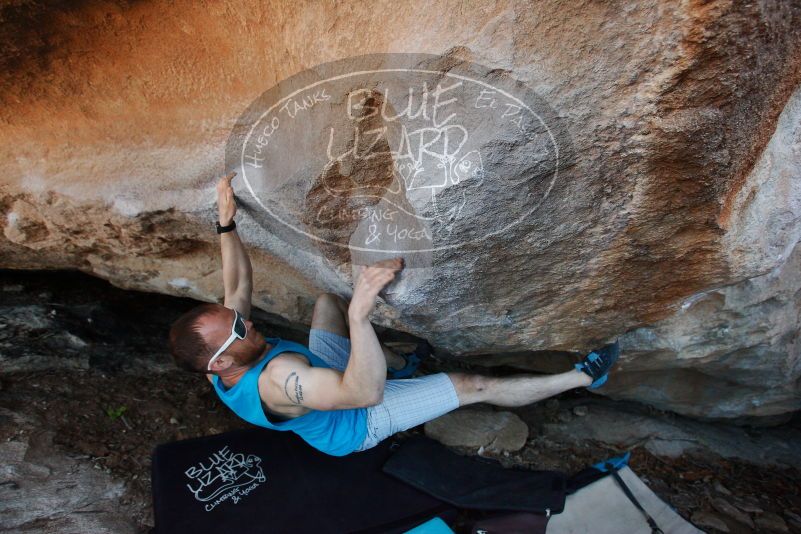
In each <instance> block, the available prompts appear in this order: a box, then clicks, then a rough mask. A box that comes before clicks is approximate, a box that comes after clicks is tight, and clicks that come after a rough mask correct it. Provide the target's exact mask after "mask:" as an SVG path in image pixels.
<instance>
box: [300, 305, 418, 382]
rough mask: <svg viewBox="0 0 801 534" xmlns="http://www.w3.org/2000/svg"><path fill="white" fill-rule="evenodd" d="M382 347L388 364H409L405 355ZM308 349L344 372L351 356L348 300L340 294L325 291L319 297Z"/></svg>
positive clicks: (396, 366)
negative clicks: (404, 357)
mask: <svg viewBox="0 0 801 534" xmlns="http://www.w3.org/2000/svg"><path fill="white" fill-rule="evenodd" d="M381 349H382V350H383V351H384V358H385V359H386V361H387V367H394V368H396V369H400V368H402V367H403V366H404V365H406V360H404V359H403V357H402V356H400V355H399V354H396V353H395V352H393V351H392V350H391V349H390V348H389V347H386V346H385V345H384V344H383V343H382V344H381ZM309 350H311V351H312V352H313V353H315V354H316V355H318V356H319V357H320V358H322V359H323V360H325V362H326V363H327V364H328V365H330V366H331V367H333V368H334V369H338V370H340V371H343V372H344V371H345V367H346V366H347V365H348V358H349V357H350V328H349V325H348V302H347V301H346V300H345V299H343V298H342V297H340V296H339V295H335V294H333V293H323V294H322V295H320V296H319V297H317V301H316V302H315V303H314V311H313V312H312V324H311V330H310V331H309Z"/></svg>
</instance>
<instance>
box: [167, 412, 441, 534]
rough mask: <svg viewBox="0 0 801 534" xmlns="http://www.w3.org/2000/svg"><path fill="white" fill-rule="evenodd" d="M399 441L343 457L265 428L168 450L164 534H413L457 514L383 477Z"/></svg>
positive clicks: (181, 443)
mask: <svg viewBox="0 0 801 534" xmlns="http://www.w3.org/2000/svg"><path fill="white" fill-rule="evenodd" d="M393 445H395V446H396V445H397V444H396V443H395V442H394V441H393V440H392V439H388V440H385V441H383V442H382V443H380V444H379V445H378V446H376V447H374V448H372V449H369V450H367V451H363V452H357V453H353V454H350V455H348V456H343V457H335V456H329V455H327V454H324V453H322V452H320V451H318V450H316V449H314V448H313V447H311V446H309V445H308V444H307V443H306V442H304V441H303V440H302V439H301V438H300V437H299V436H297V435H295V434H293V433H292V432H278V431H272V430H266V429H260V428H252V429H246V430H238V431H234V432H228V433H225V434H219V435H216V436H207V437H203V438H196V439H190V440H185V441H178V442H174V443H167V444H164V445H159V446H158V447H156V449H155V451H154V452H153V467H152V477H153V501H154V513H155V522H156V528H155V533H164V534H168V533H169V534H181V533H184V532H187V533H189V532H191V533H195V534H202V533H206V532H208V533H214V534H220V533H222V532H242V533H245V532H247V533H249V534H250V533H254V534H256V533H261V532H265V533H266V532H270V533H281V532H293V533H304V532H314V533H319V534H325V533H337V534H339V533H342V532H363V533H365V534H366V533H372V532H376V533H377V532H381V533H385V532H386V533H392V532H404V531H405V530H408V529H409V528H411V527H413V526H414V525H417V524H419V523H421V522H423V521H425V520H426V519H429V518H431V517H433V516H434V515H440V516H443V515H444V516H446V517H452V516H453V515H454V510H453V509H452V508H451V507H450V506H448V505H447V504H444V503H443V502H441V501H439V500H437V499H436V498H434V497H431V496H429V495H427V494H426V493H423V492H421V491H418V490H416V489H415V488H413V487H411V486H409V485H407V484H404V483H402V482H400V481H398V480H396V479H394V478H393V477H391V476H388V475H386V474H385V473H383V472H382V470H381V467H382V465H383V464H384V463H385V462H386V460H387V458H388V457H389V456H390V455H391V454H392V452H391V450H390V449H391V447H392V446H393Z"/></svg>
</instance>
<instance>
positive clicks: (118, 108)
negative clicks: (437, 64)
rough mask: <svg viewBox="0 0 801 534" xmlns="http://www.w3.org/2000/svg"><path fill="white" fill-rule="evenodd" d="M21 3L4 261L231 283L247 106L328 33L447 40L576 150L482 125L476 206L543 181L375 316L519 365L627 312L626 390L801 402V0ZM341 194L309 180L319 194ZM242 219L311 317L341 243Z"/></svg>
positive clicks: (648, 395)
mask: <svg viewBox="0 0 801 534" xmlns="http://www.w3.org/2000/svg"><path fill="white" fill-rule="evenodd" d="M379 14H391V16H386V17H380V16H379ZM0 25H2V29H3V31H2V32H0V50H2V54H1V55H0V65H1V66H2V69H0V80H2V81H0V102H1V105H0V119H1V120H0V141H2V144H1V145H0V146H2V148H0V151H1V152H0V154H1V155H2V156H1V157H0V171H2V176H3V179H2V183H1V184H0V212H1V213H2V215H3V217H2V224H3V237H2V238H0V254H1V256H0V266H2V267H8V268H77V269H80V270H83V271H86V272H90V273H93V274H95V275H97V276H100V277H103V278H106V279H108V280H110V281H112V282H113V283H114V284H116V285H119V286H121V287H128V288H137V289H144V290H148V291H157V292H165V293H171V294H178V295H186V296H191V297H195V298H198V299H202V300H219V299H220V297H221V294H222V287H221V281H222V277H221V272H220V265H221V264H220V255H219V244H218V242H217V237H216V235H215V234H214V233H213V231H212V225H211V221H213V219H214V214H215V211H214V210H215V206H214V201H215V197H214V190H213V187H214V181H215V177H217V176H218V175H220V174H222V173H223V171H224V166H225V165H224V161H225V148H226V144H227V142H228V141H229V135H230V134H231V132H232V131H236V126H237V120H238V118H239V117H240V116H241V114H242V113H243V111H244V110H246V109H248V106H250V105H251V103H252V102H254V100H255V99H257V98H258V97H259V96H260V95H261V94H262V93H263V92H264V91H266V90H267V89H269V88H270V87H272V86H274V85H276V84H277V83H278V82H280V81H282V80H285V79H287V78H289V77H291V76H293V75H296V74H298V73H303V72H312V73H313V72H315V71H314V70H309V69H313V68H314V67H315V66H317V65H319V64H322V63H326V62H330V61H332V60H339V59H341V58H349V57H353V56H357V55H362V54H376V53H385V52H415V53H426V54H435V55H440V56H443V58H444V59H443V65H446V64H447V65H449V66H452V65H457V64H458V63H459V62H473V63H476V64H480V65H483V66H485V67H487V70H486V71H484V73H483V75H482V76H484V78H483V79H482V80H483V81H484V82H489V81H492V82H493V83H495V82H497V81H498V80H501V79H504V80H505V79H513V80H519V81H520V82H522V83H524V84H525V85H526V86H528V88H530V90H532V91H533V92H534V93H536V95H537V96H538V98H539V99H540V100H541V101H542V102H543V103H545V104H546V105H547V108H548V109H549V110H552V111H553V113H554V115H553V116H550V117H548V118H547V120H548V121H551V122H550V124H551V126H553V128H554V129H555V130H558V131H560V132H561V133H562V135H563V136H564V137H563V138H560V140H562V141H565V143H566V144H565V145H563V146H562V148H564V149H565V150H564V151H563V153H562V155H563V156H564V155H567V156H569V157H566V158H562V159H560V160H559V161H558V164H557V167H558V179H553V180H552V181H551V182H546V181H544V180H543V178H542V175H541V174H538V172H537V171H536V168H534V167H533V166H532V167H526V166H525V165H528V164H529V163H530V162H529V163H526V162H524V160H523V159H521V158H522V156H521V154H525V153H526V152H525V150H522V151H521V150H517V149H519V148H520V146H523V145H515V146H516V147H517V148H515V149H514V150H513V149H512V148H509V146H510V145H509V144H508V143H507V140H505V139H503V138H502V137H501V136H499V135H496V134H492V135H490V134H486V135H484V137H483V138H482V137H474V139H480V141H481V146H480V147H479V148H480V149H481V155H482V160H481V162H482V164H483V169H484V171H486V175H485V176H484V180H483V182H481V183H480V189H476V191H478V190H480V191H482V192H483V194H484V196H483V197H481V198H482V201H481V202H480V203H472V204H469V203H468V204H465V207H464V210H462V211H459V213H460V217H461V220H463V221H469V224H470V225H471V226H472V227H474V228H475V229H477V230H484V229H487V228H492V227H496V226H498V223H499V221H500V220H501V219H503V217H504V216H506V211H505V210H506V208H508V206H510V205H512V204H514V203H515V202H517V201H519V200H520V199H525V198H527V195H529V194H531V193H532V192H534V193H535V196H536V195H540V196H539V197H538V198H541V199H542V201H541V202H540V203H539V204H538V205H537V206H536V209H534V210H533V211H531V213H530V214H528V215H527V216H526V217H525V218H523V219H522V220H521V222H519V224H516V225H514V226H513V227H510V228H508V229H507V230H505V231H502V232H496V233H494V234H491V235H490V234H487V236H486V237H485V238H484V239H482V240H480V241H479V242H472V243H467V242H466V244H465V245H464V246H461V247H459V248H458V249H443V250H435V251H433V252H432V253H431V254H430V256H429V257H428V258H427V259H426V263H425V264H424V265H421V266H418V267H417V268H415V269H409V270H407V271H406V272H405V273H404V274H403V276H402V277H401V279H400V280H399V281H398V282H396V283H395V285H394V286H392V287H390V288H389V290H388V292H387V299H386V302H385V303H382V304H380V305H379V307H378V309H377V311H376V314H375V316H374V322H375V323H377V324H381V325H383V326H386V327H390V328H395V329H399V330H405V331H409V332H413V333H415V334H417V335H420V336H423V337H426V338H427V339H429V340H430V341H431V342H432V344H433V345H434V346H435V347H436V348H437V349H439V350H441V351H442V352H443V353H445V352H447V353H451V354H453V355H455V356H469V355H480V354H487V353H513V352H514V353H518V354H519V355H522V358H523V359H522V360H521V362H522V363H523V365H522V366H531V365H534V364H536V363H537V362H538V360H541V359H543V358H544V356H543V355H544V354H545V352H543V351H561V352H563V353H570V352H583V351H586V350H588V349H590V348H591V347H593V346H595V345H597V344H599V343H601V342H602V341H604V340H607V339H610V338H613V337H616V336H620V337H621V343H622V346H623V349H624V353H623V356H622V361H621V369H620V371H619V372H618V373H616V374H615V376H614V377H613V378H612V379H610V381H609V384H608V388H607V389H606V391H605V393H607V394H610V395H613V396H618V397H625V398H632V399H638V400H642V401H646V402H649V403H652V404H655V405H657V406H660V407H662V408H668V409H671V410H675V411H678V412H682V413H686V414H692V415H697V416H705V417H721V418H731V417H740V416H773V415H780V414H784V413H788V412H790V411H793V410H797V409H798V408H799V406H801V393H799V389H798V383H799V378H800V377H801V357H799V355H800V353H801V349H799V308H800V307H801V303H799V291H798V289H799V287H801V275H799V262H800V261H801V260H799V257H800V256H801V251H800V250H799V248H798V246H797V245H798V242H799V238H800V237H801V179H799V170H801V149H800V148H799V144H800V141H799V139H800V138H801V133H800V131H799V126H798V125H799V119H801V90H800V89H799V82H800V81H801V70H799V63H800V62H801V60H799V58H801V55H799V44H801V8H799V6H798V5H797V4H794V3H791V2H778V1H776V2H773V1H768V0H761V1H757V2H752V3H748V4H745V3H741V2H725V1H721V2H710V3H700V2H686V3H683V4H681V5H678V6H670V7H669V8H668V7H667V6H665V5H664V3H662V2H657V1H652V2H637V3H632V4H631V5H626V6H624V7H622V8H621V7H620V6H615V7H613V6H607V5H601V4H598V3H594V2H560V1H546V2H540V3H538V4H537V5H536V6H535V7H532V5H531V4H529V3H527V2H513V1H500V2H483V3H474V4H471V8H469V9H465V8H464V6H463V3H461V2H455V1H454V2H448V1H446V2H440V3H437V4H436V5H431V4H430V3H425V2H408V3H401V4H399V3H397V2H394V3H390V2H386V3H384V2H378V3H376V2H352V3H349V4H348V6H347V9H338V10H337V11H336V12H335V11H334V9H333V8H332V7H327V6H321V5H318V4H308V5H303V4H297V3H277V4H271V5H269V6H268V5H266V4H262V3H256V2H253V3H240V2H236V3H234V2H222V3H217V4H215V5H214V6H209V7H208V8H206V9H203V10H198V9H194V8H193V5H192V4H191V3H190V2H174V3H171V4H170V5H163V4H158V3H155V2H149V1H144V2H137V3H135V4H132V5H116V4H108V3H99V2H91V1H90V2H83V3H81V4H80V5H74V6H73V5H68V4H59V5H57V6H55V7H54V6H48V7H47V8H45V7H44V6H43V5H41V4H39V3H36V2H16V3H13V4H3V5H2V7H0ZM448 68H450V67H448ZM482 80H480V81H482ZM377 95H378V96H379V97H380V96H381V92H380V91H378V93H377ZM371 120H372V119H371ZM368 122H369V121H368ZM546 122H547V121H546ZM379 126H380V125H379ZM482 131H485V132H486V131H488V130H482ZM317 137H322V134H321V133H320V132H318V131H314V130H308V131H306V132H305V133H303V134H302V135H299V136H298V137H297V138H298V139H300V140H301V141H303V140H309V139H311V138H314V139H315V140H316V138H317ZM340 141H341V142H343V143H345V144H346V145H347V144H348V143H349V142H351V143H352V142H353V139H350V141H349V140H348V138H343V139H341V140H340ZM379 145H380V144H379ZM379 145H375V146H379ZM552 155H553V151H551V152H550V153H549V152H548V149H547V148H546V149H545V158H544V160H543V164H546V163H547V161H550V160H549V158H550V157H551V156H552ZM507 156H508V157H507ZM304 158H305V155H304V154H302V153H300V154H295V153H293V152H292V151H291V149H290V150H288V151H285V153H284V154H283V155H282V157H281V158H279V159H277V160H276V166H275V167H274V168H273V170H274V171H275V172H276V174H280V171H282V169H283V164H284V163H285V162H289V163H292V164H293V165H295V167H294V169H295V171H294V174H292V176H293V177H298V176H299V175H303V174H304V173H305V175H306V176H307V177H308V179H309V180H313V179H316V180H318V181H317V182H315V183H321V182H320V181H321V180H322V181H326V180H329V179H330V180H331V181H328V182H326V183H329V184H330V183H334V184H336V183H339V182H338V181H341V180H345V179H346V178H349V177H353V176H363V175H364V176H373V175H370V174H369V173H364V172H362V171H364V170H366V169H368V168H369V167H367V166H365V167H357V168H355V171H354V170H353V169H349V168H348V167H347V166H340V167H337V168H335V169H333V170H332V169H331V168H328V167H326V168H321V167H319V166H318V165H317V163H316V162H315V161H314V160H313V159H310V160H309V162H306V160H305V159H304ZM379 161H380V162H381V165H377V166H376V167H375V168H374V170H375V171H376V172H378V171H382V172H383V171H385V170H386V169H392V164H393V161H392V158H389V159H386V158H385V159H383V160H379ZM460 161H462V160H460ZM279 163H280V164H281V165H278V164H279ZM395 163H397V161H395ZM304 164H305V165H306V166H305V170H303V169H304ZM364 165H367V164H364ZM406 170H407V171H408V169H406ZM457 170H458V169H457ZM462 170H464V169H462ZM334 171H335V172H334ZM493 173H494V174H493ZM518 175H519V177H520V179H518V178H517V177H518ZM375 176H378V175H375ZM455 176H456V178H459V176H460V175H459V173H458V172H457V173H456V175H455ZM509 176H515V177H516V179H515V180H505V181H504V180H499V179H498V177H500V178H504V177H507V178H508V177H509ZM550 176H553V175H550ZM526 177H528V179H526ZM456 178H454V176H453V175H452V176H451V177H450V179H451V184H452V185H451V186H449V187H447V188H446V189H445V192H444V193H443V196H441V197H440V201H441V204H442V206H441V207H442V208H443V210H444V211H443V212H442V213H446V214H450V215H451V216H454V214H456V213H457V212H456V211H454V210H455V208H459V210H461V209H462V205H461V204H459V202H460V199H462V200H463V199H464V191H466V187H467V186H468V185H471V186H473V187H479V185H477V184H478V183H477V182H474V183H472V184H471V183H470V182H471V180H469V179H465V178H464V177H462V178H463V181H462V182H459V180H457V179H456ZM489 178H492V179H489ZM369 179H372V180H375V181H374V182H372V184H373V185H374V184H376V183H382V184H383V183H384V182H382V181H381V180H382V179H383V178H381V176H378V177H377V178H375V177H374V178H369ZM386 183H387V184H389V183H391V180H389V179H387V181H386ZM546 183H547V184H548V187H547V188H546V187H545V185H544V184H546ZM284 185H285V186H286V187H288V188H291V186H292V184H284ZM406 185H407V186H408V185H409V182H408V181H407V182H406ZM460 188H462V189H460ZM407 189H408V188H407ZM236 191H237V195H238V196H239V197H240V198H241V199H242V200H243V202H244V201H246V200H247V199H248V198H251V199H252V198H253V197H254V196H256V195H255V193H254V192H253V191H248V190H247V187H246V185H245V184H244V183H243V182H242V181H239V182H238V183H237V184H236ZM287 191H288V189H287ZM543 191H545V193H544V194H541V193H542V192H543ZM372 193H373V194H375V195H376V196H381V195H380V194H379V193H376V192H375V191H373V192H372ZM406 193H409V190H407V191H406ZM407 196H408V197H409V202H410V204H411V205H414V202H415V201H416V199H415V198H412V195H411V194H408V195H407ZM386 200H387V199H386V198H382V199H381V202H383V201H386ZM326 205H327V204H326V199H325V198H324V197H321V196H320V194H319V189H313V188H312V189H310V190H308V192H307V196H306V204H305V207H306V208H307V210H308V209H311V208H319V207H320V206H326ZM375 205H378V204H375ZM301 206H302V205H301ZM332 206H333V207H336V208H337V209H339V208H342V207H343V206H345V207H347V205H346V204H343V205H339V204H336V203H335V204H333V205H332ZM329 207H330V206H329ZM303 215H304V214H301V217H300V219H303ZM237 219H238V223H239V229H240V235H241V236H242V239H243V240H244V241H245V242H246V244H247V245H248V246H249V250H250V252H251V257H252V260H253V264H254V271H255V287H256V290H255V295H254V299H255V303H256V305H257V306H258V307H260V308H262V309H264V310H267V311H270V312H274V313H278V314H281V315H283V316H284V317H286V318H288V319H291V320H296V321H305V322H308V321H309V319H310V313H311V306H312V304H313V301H314V297H315V295H316V294H317V293H319V292H322V291H333V292H337V293H340V294H343V295H347V294H348V293H349V290H350V289H349V288H350V284H351V282H352V268H351V264H352V262H353V260H352V259H351V258H349V256H348V255H346V254H343V253H342V251H341V249H340V250H334V249H332V248H331V247H328V246H322V245H321V246H319V247H318V248H317V250H316V251H309V250H300V249H298V248H297V247H293V246H291V244H287V242H286V241H285V240H283V241H282V239H280V236H279V235H278V234H271V233H270V232H267V231H265V229H264V226H263V225H261V224H260V223H259V217H258V215H257V214H256V213H255V212H254V211H252V210H245V209H243V210H241V213H240V214H239V215H238V217H237ZM307 222H308V221H307ZM351 222H352V221H351ZM365 222H366V221H365ZM343 228H347V229H348V231H350V230H351V228H352V227H351V226H347V224H346V223H343V225H342V227H336V225H335V226H334V227H333V228H331V227H329V228H327V229H326V230H327V231H329V232H333V233H336V232H337V231H339V232H340V233H342V232H341V231H342V229H343ZM458 228H459V227H457V231H460V230H459V229H458Z"/></svg>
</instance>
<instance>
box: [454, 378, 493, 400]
mask: <svg viewBox="0 0 801 534" xmlns="http://www.w3.org/2000/svg"><path fill="white" fill-rule="evenodd" d="M447 374H448V377H449V378H450V379H451V382H453V387H454V388H455V389H456V395H457V396H458V397H459V406H465V405H467V404H473V403H476V402H483V401H484V399H485V398H486V395H487V391H488V389H489V386H490V381H491V380H492V378H491V377H488V376H483V375H475V374H468V373H447Z"/></svg>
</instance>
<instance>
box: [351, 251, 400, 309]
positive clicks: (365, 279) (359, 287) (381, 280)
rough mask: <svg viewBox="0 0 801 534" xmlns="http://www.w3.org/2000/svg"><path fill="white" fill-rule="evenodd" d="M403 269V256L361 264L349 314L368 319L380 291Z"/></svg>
mask: <svg viewBox="0 0 801 534" xmlns="http://www.w3.org/2000/svg"><path fill="white" fill-rule="evenodd" d="M401 269H403V258H393V259H390V260H382V261H379V262H376V263H374V264H372V265H370V266H368V267H365V266H364V265H360V266H359V269H358V270H359V274H358V278H357V279H356V284H355V285H354V287H353V298H351V300H350V306H349V307H348V316H349V317H350V318H351V319H353V320H361V319H366V318H367V316H368V315H370V312H371V311H373V307H374V306H375V299H376V297H377V296H378V292H379V291H381V290H382V289H384V287H385V286H386V285H387V284H389V283H390V282H392V280H394V278H395V274H396V273H397V272H399V271H400V270H401Z"/></svg>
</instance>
